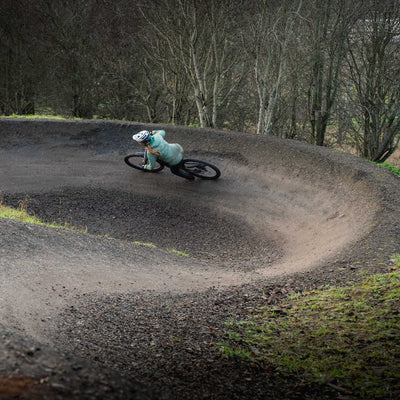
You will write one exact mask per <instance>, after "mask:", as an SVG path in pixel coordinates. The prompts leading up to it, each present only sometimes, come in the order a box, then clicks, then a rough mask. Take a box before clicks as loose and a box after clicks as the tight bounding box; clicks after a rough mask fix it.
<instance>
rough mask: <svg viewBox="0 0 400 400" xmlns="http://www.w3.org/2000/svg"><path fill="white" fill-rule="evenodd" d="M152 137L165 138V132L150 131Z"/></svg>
mask: <svg viewBox="0 0 400 400" xmlns="http://www.w3.org/2000/svg"><path fill="white" fill-rule="evenodd" d="M151 133H152V134H153V136H154V135H160V136H162V137H165V131H164V130H158V131H152V132H151Z"/></svg>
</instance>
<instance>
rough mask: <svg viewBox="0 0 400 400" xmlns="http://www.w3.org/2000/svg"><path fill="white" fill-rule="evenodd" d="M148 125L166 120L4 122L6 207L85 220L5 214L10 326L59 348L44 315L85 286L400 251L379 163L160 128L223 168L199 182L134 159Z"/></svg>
mask: <svg viewBox="0 0 400 400" xmlns="http://www.w3.org/2000/svg"><path fill="white" fill-rule="evenodd" d="M144 127H147V128H149V129H157V128H158V129H159V128H161V127H160V126H155V125H153V126H152V125H146V126H145V125H142V124H133V123H122V122H104V121H82V122H72V121H49V120H35V121H33V120H12V119H1V120H0V170H1V174H0V195H1V198H2V202H3V204H6V205H11V206H15V207H16V206H18V204H23V205H24V207H27V209H28V211H31V212H34V213H35V214H36V215H37V216H38V217H39V218H41V219H42V220H45V221H48V222H51V221H59V222H60V221H64V222H68V223H69V224H70V225H73V226H74V227H75V228H82V229H83V230H84V232H80V231H75V230H62V229H55V228H50V227H46V226H36V225H29V224H26V223H22V222H18V221H11V220H5V219H0V232H1V236H0V300H1V308H0V325H1V326H2V327H3V329H4V331H6V332H15V333H17V334H19V335H22V336H25V337H32V338H34V339H35V340H37V341H39V342H40V343H47V344H49V345H50V346H52V347H55V348H56V346H57V345H56V343H54V342H51V340H50V338H49V337H48V335H47V334H46V332H47V329H48V326H49V325H51V321H52V319H53V318H55V317H56V316H57V315H58V314H59V313H60V312H61V311H62V310H63V309H65V308H66V307H68V305H69V304H70V303H71V302H72V301H73V299H74V297H76V296H78V295H82V294H85V293H90V294H91V295H93V294H94V295H98V296H101V295H104V294H110V295H112V294H118V293H135V294H138V293H139V294H140V293H144V292H146V291H153V292H159V293H163V292H165V293H167V292H168V293H171V294H173V293H184V292H194V291H202V290H206V289H208V288H211V287H214V288H219V289H220V290H224V288H226V287H229V286H233V285H236V286H237V285H242V284H246V283H255V282H257V281H265V280H268V279H271V278H274V277H277V276H282V275H286V276H289V275H293V274H299V273H300V274H301V273H302V272H305V271H312V270H314V269H321V268H326V267H327V266H328V265H329V266H330V268H331V269H332V268H336V267H337V268H339V267H342V266H343V265H349V264H351V263H359V262H364V263H375V262H379V260H380V259H382V260H383V259H384V258H385V257H387V256H388V255H390V254H393V253H394V252H396V251H400V250H399V243H400V240H399V236H400V228H399V226H400V224H399V220H400V213H399V210H400V205H399V198H400V196H399V194H400V183H399V179H398V178H395V177H393V176H392V175H390V173H389V172H387V171H385V170H383V169H382V168H379V167H377V166H375V165H373V164H370V163H367V162H366V161H363V160H361V159H359V158H357V157H354V156H350V155H347V154H344V153H340V152H337V151H333V150H329V149H324V148H316V147H311V146H308V145H306V144H303V143H299V142H294V141H287V140H280V139H277V138H275V137H265V136H262V137H261V136H255V135H246V134H240V133H234V132H220V131H214V130H210V131H206V130H200V129H190V128H184V127H171V126H167V127H164V128H165V130H166V132H167V135H166V139H167V140H168V141H169V142H178V143H180V144H181V145H182V146H183V147H184V149H185V154H186V155H187V156H190V157H192V158H200V159H204V160H206V161H210V162H212V163H214V164H216V165H217V166H218V167H219V168H220V170H221V172H222V175H221V178H220V179H219V180H217V181H215V182H214V181H196V182H194V183H189V182H186V181H184V180H183V179H181V178H179V177H177V176H174V175H172V174H171V173H170V172H169V171H168V170H167V169H165V170H164V171H162V172H161V173H158V174H151V173H143V172H140V171H136V170H133V169H132V168H129V167H128V166H127V165H126V164H125V163H124V161H123V157H124V156H125V155H126V154H129V153H130V152H134V151H135V150H138V149H137V147H135V145H134V144H133V141H132V140H131V136H132V134H133V133H135V132H137V131H138V130H140V129H142V128H144ZM52 337H53V338H54V334H53V335H52Z"/></svg>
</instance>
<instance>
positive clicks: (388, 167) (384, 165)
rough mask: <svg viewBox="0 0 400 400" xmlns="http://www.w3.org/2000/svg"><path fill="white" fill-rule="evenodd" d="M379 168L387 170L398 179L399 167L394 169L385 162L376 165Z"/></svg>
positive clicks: (399, 174) (399, 175)
mask: <svg viewBox="0 0 400 400" xmlns="http://www.w3.org/2000/svg"><path fill="white" fill-rule="evenodd" d="M378 165H379V166H381V167H383V168H386V169H388V170H389V171H391V172H393V173H394V174H395V175H396V176H398V177H399V178H400V167H395V166H394V165H391V164H389V163H387V162H385V163H381V164H378Z"/></svg>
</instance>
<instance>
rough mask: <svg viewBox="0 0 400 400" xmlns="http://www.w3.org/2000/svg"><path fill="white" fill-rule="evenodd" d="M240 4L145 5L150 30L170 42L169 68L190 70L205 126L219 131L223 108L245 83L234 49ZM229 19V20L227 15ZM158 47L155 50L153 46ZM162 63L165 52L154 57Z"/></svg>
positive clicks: (181, 0) (184, 0)
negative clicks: (237, 11) (219, 115)
mask: <svg viewBox="0 0 400 400" xmlns="http://www.w3.org/2000/svg"><path fill="white" fill-rule="evenodd" d="M235 4H237V2H235V1H233V0H230V1H222V0H207V1H202V2H200V1H197V0H164V1H162V2H146V3H144V4H142V5H141V6H140V10H141V12H142V15H143V17H144V18H145V20H146V22H147V24H148V26H150V27H151V29H152V30H153V32H154V33H155V34H156V35H157V39H158V40H161V41H162V42H163V43H164V44H165V47H164V48H165V49H166V50H167V51H168V53H169V54H168V55H165V54H164V57H165V58H166V59H168V60H169V62H168V63H165V62H164V67H165V66H168V67H169V68H170V67H171V66H172V60H173V65H174V68H173V69H174V70H175V71H181V70H182V69H183V70H184V71H185V76H186V78H187V79H188V81H189V82H190V85H191V87H192V93H193V98H194V101H195V104H196V107H197V112H198V118H199V122H200V125H201V126H202V127H206V126H208V127H216V126H217V124H218V111H219V108H220V107H221V106H222V105H223V104H224V103H225V102H226V101H228V100H229V94H230V93H231V92H232V91H233V89H234V88H235V85H236V84H237V82H239V81H240V77H241V71H239V73H238V74H237V75H235V73H236V71H237V70H236V69H235V66H236V65H237V54H238V52H235V51H232V47H233V45H234V40H233V38H232V37H231V36H230V35H231V34H232V32H233V28H234V21H235V19H234V18H233V17H232V15H230V14H232V11H235V10H234V9H235ZM227 16H229V17H227ZM153 48H154V46H153ZM153 56H154V58H155V59H157V58H158V59H159V61H160V60H162V59H163V57H162V56H161V55H160V53H155V54H153Z"/></svg>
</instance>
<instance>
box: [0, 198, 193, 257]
mask: <svg viewBox="0 0 400 400" xmlns="http://www.w3.org/2000/svg"><path fill="white" fill-rule="evenodd" d="M0 218H7V219H14V220H18V221H22V222H27V223H29V224H36V225H44V226H50V227H52V228H60V229H67V230H73V231H78V232H82V233H87V228H81V229H78V228H76V227H75V226H73V225H72V224H69V223H65V222H64V223H56V222H52V223H48V222H43V221H41V220H40V219H39V218H37V217H36V216H34V215H30V214H29V213H28V211H27V208H26V204H25V203H24V202H23V201H20V202H19V205H18V208H12V207H8V206H5V205H4V204H3V203H2V202H1V201H0ZM105 237H107V235H105ZM134 243H135V244H137V245H140V246H146V247H152V248H157V246H156V245H155V244H153V243H144V242H140V241H135V242H134ZM168 251H169V252H170V253H174V254H178V255H180V256H183V257H189V254H187V253H184V252H182V251H179V250H176V249H168Z"/></svg>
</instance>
